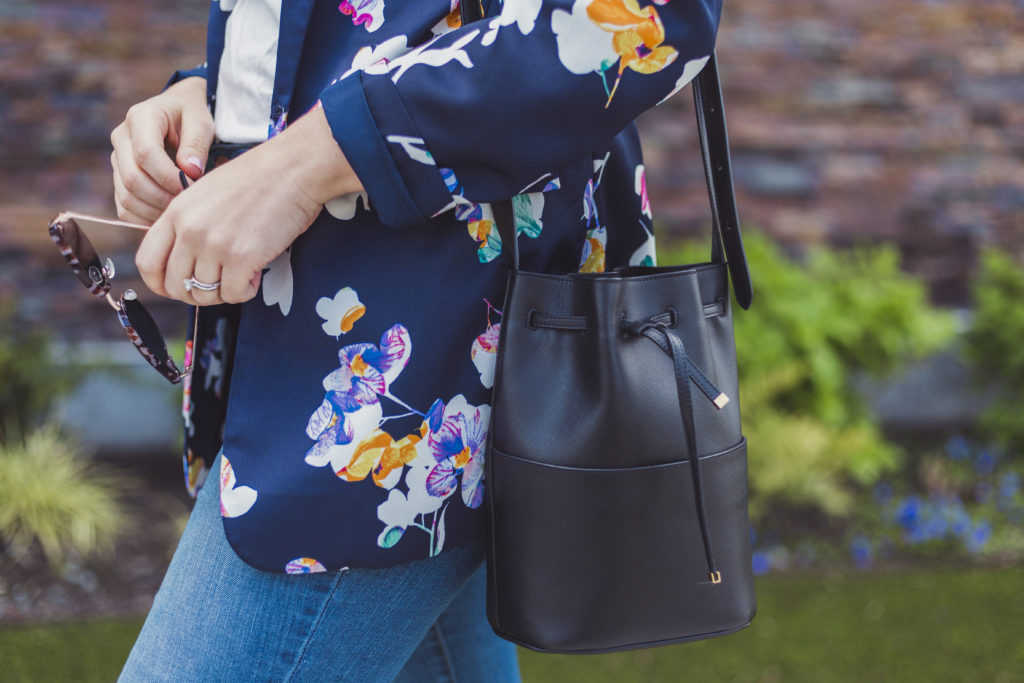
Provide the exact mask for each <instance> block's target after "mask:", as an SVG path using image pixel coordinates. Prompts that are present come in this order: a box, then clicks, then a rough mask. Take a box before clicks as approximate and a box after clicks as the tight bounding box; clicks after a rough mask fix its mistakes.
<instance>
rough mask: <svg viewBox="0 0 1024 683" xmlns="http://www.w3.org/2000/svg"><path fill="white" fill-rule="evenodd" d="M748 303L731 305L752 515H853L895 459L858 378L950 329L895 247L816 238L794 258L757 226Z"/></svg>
mask: <svg viewBox="0 0 1024 683" xmlns="http://www.w3.org/2000/svg"><path fill="white" fill-rule="evenodd" d="M745 241H746V244H745V246H746V252H747V258H748V262H749V266H750V270H751V277H752V279H753V282H754V304H753V306H752V307H751V308H750V310H749V311H742V310H739V309H738V308H735V309H734V317H733V320H734V325H735V330H736V345H737V359H738V364H739V373H740V394H741V399H742V411H743V425H744V430H745V432H746V434H747V436H748V439H749V443H750V446H749V462H750V484H751V515H752V517H753V518H754V519H755V520H757V519H759V518H761V517H763V516H764V515H765V514H766V513H767V511H768V510H769V509H770V508H771V507H773V506H777V505H783V506H792V505H794V504H795V505H796V506H799V507H804V508H806V507H810V508H813V509H816V510H820V511H822V512H824V513H827V514H829V515H846V514H848V513H849V512H850V511H851V508H852V506H853V503H854V496H853V493H854V491H856V490H857V489H858V488H861V490H862V489H863V487H865V486H868V485H870V484H872V483H874V482H875V481H877V480H878V479H879V478H880V477H881V476H882V475H883V474H885V473H886V472H889V471H892V470H893V469H895V468H896V466H897V465H898V464H899V450H898V449H897V448H896V447H895V446H893V445H891V444H889V443H888V442H886V441H885V440H884V438H883V437H882V435H881V434H880V432H879V430H878V427H877V425H876V424H875V422H874V421H873V419H872V417H871V415H870V412H869V410H868V408H867V406H866V405H865V404H864V402H863V401H862V400H861V399H860V397H859V396H858V395H857V393H856V392H855V391H854V388H853V379H854V378H855V377H856V376H857V375H860V374H864V373H872V374H875V375H879V374H884V373H887V372H891V371H893V370H894V369H896V368H897V367H898V366H899V364H900V363H901V362H903V361H906V360H908V359H910V358H912V357H915V356H920V355H922V354H925V353H928V352H930V351H934V350H936V349H938V348H941V347H942V346H943V345H945V344H946V343H948V342H949V340H950V339H951V338H952V336H953V333H954V324H953V319H952V317H951V316H950V315H949V314H947V313H942V312H939V311H937V310H935V309H934V308H932V307H931V306H930V305H929V304H928V302H927V296H926V291H925V287H924V285H923V284H922V283H921V282H919V281H918V280H916V279H914V278H913V277H911V276H909V275H906V274H904V273H903V272H902V271H901V270H900V268H899V257H898V254H897V253H896V251H895V250H894V249H892V248H891V247H872V248H858V249H853V250H848V251H840V250H828V249H823V248H819V249H814V250H811V251H810V252H809V253H808V254H807V256H806V258H805V259H804V260H802V261H797V260H795V259H793V258H790V257H789V256H787V255H785V254H784V253H783V252H782V250H781V249H780V248H779V247H777V246H776V245H775V244H773V243H772V242H771V241H770V240H769V239H768V238H766V237H764V236H762V235H760V234H758V233H756V232H750V233H748V235H746V239H745ZM707 253H708V252H707V246H706V245H704V244H685V245H679V246H675V247H673V248H668V249H663V250H662V252H661V254H660V257H659V258H660V261H661V262H662V263H692V262H700V261H705V260H707Z"/></svg>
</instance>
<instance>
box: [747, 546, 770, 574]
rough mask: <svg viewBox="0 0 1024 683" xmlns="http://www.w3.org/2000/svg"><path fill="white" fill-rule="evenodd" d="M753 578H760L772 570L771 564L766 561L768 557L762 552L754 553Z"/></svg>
mask: <svg viewBox="0 0 1024 683" xmlns="http://www.w3.org/2000/svg"><path fill="white" fill-rule="evenodd" d="M752 564H753V569H754V576H761V575H763V574H767V573H768V572H769V571H770V570H771V568H772V562H771V560H770V559H768V555H767V554H766V553H763V552H756V553H754V556H753V560H752Z"/></svg>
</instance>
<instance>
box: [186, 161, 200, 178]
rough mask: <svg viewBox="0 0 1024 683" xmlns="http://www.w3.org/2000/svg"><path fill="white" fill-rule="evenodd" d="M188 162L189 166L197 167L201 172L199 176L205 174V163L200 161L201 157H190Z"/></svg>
mask: <svg viewBox="0 0 1024 683" xmlns="http://www.w3.org/2000/svg"><path fill="white" fill-rule="evenodd" d="M186 161H187V162H188V163H189V165H191V166H195V167H196V170H197V171H199V175H202V174H203V162H201V161H200V160H199V157H189V158H188V159H186Z"/></svg>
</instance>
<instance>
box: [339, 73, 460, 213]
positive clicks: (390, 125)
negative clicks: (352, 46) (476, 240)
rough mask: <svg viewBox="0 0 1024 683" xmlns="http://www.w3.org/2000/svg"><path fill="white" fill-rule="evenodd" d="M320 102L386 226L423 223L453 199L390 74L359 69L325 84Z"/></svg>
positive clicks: (373, 205)
mask: <svg viewBox="0 0 1024 683" xmlns="http://www.w3.org/2000/svg"><path fill="white" fill-rule="evenodd" d="M320 102H321V104H322V105H323V109H324V114H325V115H326V116H327V122H328V124H329V125H330V127H331V132H332V133H333V134H334V139H335V140H336V141H337V142H338V145H339V146H340V147H341V151H342V152H344V154H345V158H346V159H348V162H349V164H351V165H352V169H353V170H354V171H355V173H356V175H357V176H358V177H359V180H360V181H361V182H362V184H363V188H364V189H365V190H366V193H367V195H368V196H369V198H370V206H371V207H372V208H373V209H374V210H376V212H377V214H378V216H379V218H380V221H381V222H382V223H383V224H384V225H386V226H388V227H392V228H402V227H407V226H410V225H415V224H417V223H422V222H424V221H426V220H427V219H429V218H430V217H431V216H433V215H435V214H436V213H438V212H439V211H441V210H442V209H444V208H445V207H447V206H449V205H450V204H451V202H452V196H451V192H450V191H449V190H448V186H447V185H446V184H445V182H444V178H443V177H442V176H441V173H440V171H439V169H438V167H437V164H436V163H435V161H434V157H433V155H432V154H431V153H430V151H429V150H428V149H426V147H425V145H424V142H423V137H422V136H421V135H420V134H419V131H418V130H417V129H416V126H415V125H414V124H413V122H412V119H411V118H410V116H409V113H408V111H407V110H406V108H405V105H404V104H403V103H402V100H401V98H400V97H399V95H398V90H397V89H396V88H395V85H394V83H392V82H391V79H390V78H389V77H388V76H386V75H382V76H376V75H371V74H367V73H364V72H361V71H359V72H356V73H353V74H352V75H351V76H349V77H348V78H344V79H342V80H340V81H338V82H337V83H334V84H332V85H330V86H328V87H327V88H326V89H324V91H323V92H322V93H321V94H320Z"/></svg>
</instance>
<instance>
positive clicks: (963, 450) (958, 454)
mask: <svg viewBox="0 0 1024 683" xmlns="http://www.w3.org/2000/svg"><path fill="white" fill-rule="evenodd" d="M946 455H948V456H949V459H950V460H966V459H967V458H969V457H970V455H971V446H970V444H968V443H967V439H965V438H964V437H962V436H954V437H953V438H952V439H950V440H949V441H947V442H946Z"/></svg>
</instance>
